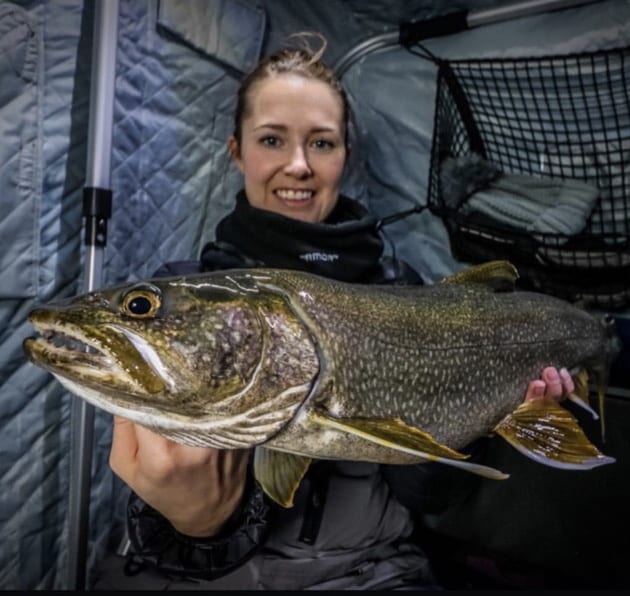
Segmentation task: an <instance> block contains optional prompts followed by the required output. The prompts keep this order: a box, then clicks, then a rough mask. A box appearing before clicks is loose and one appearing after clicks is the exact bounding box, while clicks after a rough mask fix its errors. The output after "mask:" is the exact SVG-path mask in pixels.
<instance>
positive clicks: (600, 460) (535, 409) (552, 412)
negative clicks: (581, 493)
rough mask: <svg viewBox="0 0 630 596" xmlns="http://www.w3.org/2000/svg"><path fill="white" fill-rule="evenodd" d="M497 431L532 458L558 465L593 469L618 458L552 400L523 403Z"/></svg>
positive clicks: (554, 465) (547, 463) (576, 468)
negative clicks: (602, 447)
mask: <svg viewBox="0 0 630 596" xmlns="http://www.w3.org/2000/svg"><path fill="white" fill-rule="evenodd" d="M494 430H495V432H496V433H497V434H498V435H499V436H501V437H503V439H505V440H506V441H507V442H508V443H510V445H512V446H513V447H515V448H516V449H517V450H518V451H520V452H521V453H523V454H524V455H526V456H527V457H529V458H530V459H533V460H534V461H537V462H539V463H542V464H544V465H547V466H551V467H554V468H562V469H566V470H589V469H591V468H595V467H597V466H602V465H605V464H610V463H613V462H614V461H615V460H614V458H612V457H609V456H607V455H604V454H603V453H601V451H599V449H598V448H597V447H595V445H593V444H592V443H591V442H590V441H589V439H588V438H587V437H586V435H585V434H584V432H583V431H582V429H581V428H580V427H579V426H578V423H577V420H576V419H575V417H574V416H573V415H572V414H571V413H570V412H569V411H568V410H566V409H565V408H563V407H561V406H559V405H558V404H557V403H556V402H555V401H554V400H551V399H543V400H534V401H529V402H525V403H523V404H521V405H520V406H519V407H518V408H517V409H516V410H515V411H514V412H512V414H509V415H508V416H506V417H505V418H504V419H503V420H502V421H501V422H500V423H499V424H498V425H497V426H496V427H495V429H494Z"/></svg>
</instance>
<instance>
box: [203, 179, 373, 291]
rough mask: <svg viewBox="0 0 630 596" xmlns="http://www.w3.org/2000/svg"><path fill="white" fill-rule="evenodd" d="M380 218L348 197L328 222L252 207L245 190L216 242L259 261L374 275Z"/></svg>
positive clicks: (355, 277) (358, 276)
mask: <svg viewBox="0 0 630 596" xmlns="http://www.w3.org/2000/svg"><path fill="white" fill-rule="evenodd" d="M376 221H377V220H376V218H374V217H372V216H371V215H369V213H368V212H367V210H366V209H365V208H364V207H363V206H362V205H361V204H360V203H357V202H356V201H353V200H351V199H349V198H347V197H344V196H340V197H339V201H338V203H337V205H336V207H335V209H334V210H333V212H332V213H331V214H330V216H329V217H328V219H327V220H326V221H325V222H323V223H306V222H303V221H300V220H296V219H292V218H290V217H286V216H284V215H279V214H278V213H273V212H271V211H266V210H264V209H258V208H256V207H252V206H251V205H250V204H249V202H248V201H247V198H246V197H245V193H244V192H243V191H241V192H239V193H238V195H237V197H236V207H235V208H234V211H232V212H231V213H230V214H228V215H227V216H226V217H225V218H224V219H222V220H221V221H220V222H219V224H218V226H217V229H216V241H217V243H219V244H220V243H227V244H229V245H231V246H232V247H234V248H236V249H238V250H239V251H240V252H242V253H243V254H244V255H245V256H246V257H248V258H249V259H252V260H253V261H254V262H256V263H257V264H258V265H260V266H267V267H277V268H282V269H299V270H302V271H309V272H311V273H315V274H318V275H323V276H325V277H330V278H333V279H338V280H342V281H361V280H366V279H369V277H370V276H371V275H373V274H374V272H375V271H376V270H377V268H378V263H379V259H380V257H381V255H382V253H383V241H382V239H381V237H380V236H379V234H378V232H377V231H376ZM202 259H203V255H202Z"/></svg>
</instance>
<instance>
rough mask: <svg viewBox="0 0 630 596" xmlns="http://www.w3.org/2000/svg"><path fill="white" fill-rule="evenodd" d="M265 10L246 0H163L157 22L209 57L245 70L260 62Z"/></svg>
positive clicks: (239, 69)
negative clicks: (211, 0)
mask: <svg viewBox="0 0 630 596" xmlns="http://www.w3.org/2000/svg"><path fill="white" fill-rule="evenodd" d="M265 22H266V18H265V10H264V8H263V7H262V6H261V4H260V3H259V2H253V1H252V2H247V1H243V0H214V1H213V2H207V0H160V2H159V5H158V15H157V24H158V25H159V26H162V27H164V28H165V29H168V30H169V31H170V32H171V33H173V34H174V35H177V36H179V37H180V38H181V39H183V40H185V41H186V42H188V43H190V44H191V45H192V46H193V47H195V48H196V49H198V50H200V51H201V52H203V53H205V54H207V55H208V56H209V57H211V58H213V59H216V60H218V61H219V62H222V63H223V64H225V65H226V66H228V67H230V68H234V69H236V70H238V71H241V72H247V71H249V70H251V69H252V68H253V67H254V66H255V65H256V62H258V59H259V58H260V53H261V51H262V44H263V39H264V35H265Z"/></svg>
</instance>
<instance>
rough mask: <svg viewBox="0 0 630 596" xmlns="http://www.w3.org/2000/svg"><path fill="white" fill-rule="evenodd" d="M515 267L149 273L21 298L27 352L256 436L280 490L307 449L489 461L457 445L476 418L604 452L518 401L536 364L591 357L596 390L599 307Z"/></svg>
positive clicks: (154, 404) (183, 427) (607, 358)
mask: <svg viewBox="0 0 630 596" xmlns="http://www.w3.org/2000/svg"><path fill="white" fill-rule="evenodd" d="M516 276H517V273H516V271H515V270H514V268H513V267H512V266H511V265H510V264H509V263H506V262H501V261H500V262H491V263H487V264H484V265H480V266H478V267H473V268H471V269H469V270H466V271H464V272H462V273H460V274H456V275H454V276H451V277H449V278H446V279H445V280H444V281H443V282H441V283H437V284H434V285H432V286H413V287H399V286H365V285H359V284H348V283H343V282H338V281H333V280H329V279H325V278H321V277H318V276H314V275H311V274H308V273H304V272H298V271H288V270H280V269H253V270H246V269H243V270H231V271H222V272H214V273H206V274H200V275H195V276H189V277H177V278H163V279H154V280H149V281H147V282H140V283H137V284H129V285H125V286H118V287H115V288H110V289H104V290H102V291H98V292H92V293H89V294H85V295H83V296H79V297H75V298H73V299H70V300H68V301H66V302H65V303H59V304H57V305H51V306H46V307H42V308H39V309H36V310H34V311H33V312H32V313H31V315H30V320H31V322H32V323H33V325H34V327H35V328H36V330H38V331H39V332H40V334H41V335H42V336H41V337H39V338H36V339H35V338H30V339H27V340H26V341H25V351H26V353H27V355H28V357H29V358H30V359H31V360H32V361H33V362H34V363H35V364H37V365H39V366H41V367H43V368H45V369H47V370H49V371H50V372H52V373H53V374H55V375H56V376H57V378H58V379H59V380H60V381H61V382H62V383H63V384H64V385H65V386H66V387H67V388H68V389H69V390H70V391H72V392H73V393H75V394H77V395H78V396H80V397H81V398H83V399H85V400H87V401H89V402H91V403H92V404H94V405H96V406H97V407H100V408H102V409H104V410H106V411H108V412H111V413H112V414H115V415H119V416H123V417H126V418H129V419H131V420H133V421H134V422H136V423H138V424H142V425H144V426H147V427H149V428H152V429H153V430H155V431H156V432H158V433H160V434H162V435H164V436H166V437H168V438H170V439H172V440H175V441H179V442H182V443H185V444H190V445H201V446H209V447H216V448H222V449H226V448H227V449H231V448H244V447H257V449H256V455H255V473H256V476H257V479H258V480H259V481H260V482H261V484H262V486H263V488H264V489H265V490H266V492H267V493H268V494H269V495H270V496H271V497H272V498H274V499H275V500H276V501H278V502H279V503H281V504H282V505H285V506H289V505H290V504H291V502H292V499H293V494H294V492H295V490H296V488H297V486H298V485H299V483H300V480H301V478H302V477H303V475H304V473H305V472H306V469H307V468H308V465H309V463H310V461H311V458H318V459H347V460H362V461H373V462H381V463H390V464H397V463H398V464H407V463H417V462H424V461H439V462H442V463H445V464H449V465H455V466H458V467H462V468H464V469H467V470H469V471H471V472H474V473H478V474H482V475H484V476H488V477H491V478H505V477H506V475H505V474H503V473H502V472H499V471H498V470H494V469H492V468H488V467H486V466H483V465H480V464H475V463H471V462H467V461H465V459H466V456H465V455H463V454H462V453H460V452H459V451H458V450H460V449H462V448H463V447H465V446H466V445H467V444H468V443H470V442H471V441H473V440H474V439H476V438H478V437H480V436H482V435H487V434H489V433H492V432H496V433H497V434H499V435H501V436H502V437H503V438H505V439H506V440H508V441H509V442H510V443H511V444H513V445H514V446H515V447H516V448H517V449H519V450H520V451H522V452H523V453H524V454H525V455H527V456H529V457H532V458H533V459H536V460H537V461H539V462H541V463H544V464H547V465H554V466H557V467H561V468H567V469H588V468H592V467H595V466H598V465H602V464H606V463H610V462H612V461H614V460H612V458H609V457H606V456H605V455H603V454H602V453H600V452H599V450H597V448H596V447H595V446H593V445H592V444H591V443H590V442H589V441H588V439H587V438H586V437H585V436H584V434H583V433H582V432H581V430H580V429H579V427H578V426H577V423H576V420H575V418H573V416H571V414H570V413H569V412H568V411H567V410H566V409H565V408H562V407H561V406H559V405H558V404H556V403H552V402H551V401H546V400H542V401H539V402H528V403H527V404H523V403H522V401H523V396H524V393H525V389H526V387H527V384H528V382H529V381H531V380H532V379H535V378H538V377H539V376H540V373H541V371H542V369H543V368H545V367H546V366H555V367H558V368H560V367H566V368H567V369H569V370H570V371H571V372H572V373H573V374H574V377H575V378H576V379H577V378H581V379H582V380H583V379H584V376H583V375H584V373H585V371H590V372H591V374H592V373H594V374H596V375H597V376H598V378H599V379H600V381H601V385H602V386H601V389H600V400H601V399H602V397H603V391H604V390H605V378H606V372H607V369H608V367H609V365H610V362H611V360H612V358H613V357H614V356H615V354H616V352H617V351H618V349H619V348H618V339H617V337H616V335H615V331H614V327H613V324H612V322H611V321H610V320H601V319H599V318H597V317H595V316H593V315H592V314H590V313H588V312H586V311H584V310H582V309H579V308H577V307H574V306H572V305H570V304H568V303H567V302H565V301H563V300H560V299H557V298H554V297H551V296H546V295H543V294H539V293H533V292H522V291H515V290H514V289H513V282H514V280H515V278H516ZM66 337H70V338H72V339H71V341H70V342H68V341H66V340H64V339H63V338H66ZM581 387H582V389H581V392H582V395H581V397H582V399H584V398H585V397H586V396H587V390H586V389H585V387H586V384H585V382H582V383H581Z"/></svg>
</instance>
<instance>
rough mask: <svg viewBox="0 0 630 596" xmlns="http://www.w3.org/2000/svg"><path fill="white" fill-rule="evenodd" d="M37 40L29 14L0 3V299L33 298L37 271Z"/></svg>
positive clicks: (39, 66) (39, 179)
mask: <svg viewBox="0 0 630 596" xmlns="http://www.w3.org/2000/svg"><path fill="white" fill-rule="evenodd" d="M40 44H41V39H40V36H39V32H38V29H37V27H36V26H35V24H34V22H33V19H32V18H31V17H30V16H29V14H28V13H27V12H26V11H24V10H23V9H22V8H20V7H19V6H16V5H14V4H11V3H5V4H2V5H0V112H1V113H2V118H3V122H4V125H3V127H2V143H0V299H2V298H32V297H34V296H35V295H36V294H37V285H38V274H39V208H40V200H41V192H42V175H41V152H40V143H41V136H40V109H41V105H40V95H41V93H42V92H43V91H42V89H41V88H40V74H41V70H42V56H41V47H40Z"/></svg>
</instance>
